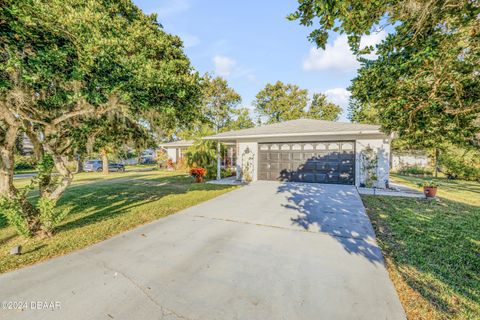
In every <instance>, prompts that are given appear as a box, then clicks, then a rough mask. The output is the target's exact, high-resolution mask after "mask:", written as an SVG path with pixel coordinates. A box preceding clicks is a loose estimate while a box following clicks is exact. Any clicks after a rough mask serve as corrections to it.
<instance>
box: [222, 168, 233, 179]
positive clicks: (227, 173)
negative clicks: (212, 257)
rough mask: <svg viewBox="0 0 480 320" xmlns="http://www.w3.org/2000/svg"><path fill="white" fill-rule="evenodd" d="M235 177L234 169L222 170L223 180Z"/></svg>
mask: <svg viewBox="0 0 480 320" xmlns="http://www.w3.org/2000/svg"><path fill="white" fill-rule="evenodd" d="M234 175H235V170H233V168H222V178H228V177H232V176H234Z"/></svg>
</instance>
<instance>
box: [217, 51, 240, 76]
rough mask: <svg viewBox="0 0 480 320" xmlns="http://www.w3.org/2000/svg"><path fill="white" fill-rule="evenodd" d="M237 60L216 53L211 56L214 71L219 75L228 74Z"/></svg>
mask: <svg viewBox="0 0 480 320" xmlns="http://www.w3.org/2000/svg"><path fill="white" fill-rule="evenodd" d="M236 63H237V62H236V61H235V60H233V59H231V58H229V57H225V56H220V55H216V56H215V57H213V64H214V65H215V73H216V74H217V75H219V76H222V77H226V76H229V75H230V74H231V73H232V71H233V68H234V67H235V64H236Z"/></svg>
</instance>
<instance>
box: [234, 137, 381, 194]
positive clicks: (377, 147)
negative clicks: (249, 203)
mask: <svg viewBox="0 0 480 320" xmlns="http://www.w3.org/2000/svg"><path fill="white" fill-rule="evenodd" d="M308 141H355V153H356V154H355V184H356V185H357V186H359V185H360V183H362V182H364V181H365V174H364V173H363V172H361V168H362V166H361V152H362V150H365V148H367V147H368V146H370V147H371V148H372V149H373V150H374V151H375V152H376V153H377V157H378V168H377V176H378V183H377V187H379V188H384V187H385V181H386V180H388V179H389V170H390V168H389V160H390V138H389V137H388V136H385V135H383V134H370V135H328V136H298V137H268V138H256V139H239V140H237V145H238V154H237V155H238V161H237V170H241V169H242V168H243V162H244V161H246V158H247V157H246V156H245V155H244V154H245V151H246V150H247V148H248V150H249V152H250V153H251V156H252V157H253V161H252V162H253V170H252V178H253V181H256V180H257V179H258V170H257V169H258V143H262V142H308Z"/></svg>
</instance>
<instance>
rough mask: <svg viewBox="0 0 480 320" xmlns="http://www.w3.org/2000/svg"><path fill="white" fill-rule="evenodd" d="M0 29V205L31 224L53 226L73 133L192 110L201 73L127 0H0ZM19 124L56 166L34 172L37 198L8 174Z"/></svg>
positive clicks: (183, 116) (162, 122)
mask: <svg viewBox="0 0 480 320" xmlns="http://www.w3.org/2000/svg"><path fill="white" fill-rule="evenodd" d="M0 37H1V41H0V46H1V49H0V50H1V52H2V54H1V55H0V109H1V110H0V151H1V152H0V154H1V160H0V193H1V194H2V195H3V196H4V200H3V202H2V204H3V205H2V208H3V209H4V210H7V211H8V212H9V217H10V218H9V220H10V221H16V223H17V224H24V225H27V227H28V228H27V229H28V230H29V232H28V233H29V234H34V233H38V232H43V233H47V234H48V233H51V231H52V230H51V227H48V226H47V225H49V224H47V223H46V222H45V221H42V218H41V217H42V216H43V217H45V216H47V215H46V214H43V215H42V214H41V211H42V210H43V209H45V208H50V209H51V208H53V207H54V204H55V202H56V201H57V200H58V199H59V197H60V196H61V195H62V193H63V192H64V191H65V189H66V188H67V187H68V185H69V184H70V182H71V180H72V173H71V172H70V170H69V168H68V167H67V165H66V159H68V158H69V157H72V156H74V155H75V152H76V151H78V146H79V145H81V144H82V143H83V142H85V141H81V140H79V139H87V138H88V137H89V136H91V134H92V133H94V132H95V131H96V130H98V129H99V128H102V129H107V128H109V127H111V126H113V125H115V124H120V123H123V124H127V123H130V124H135V125H142V126H143V127H144V128H148V130H154V129H155V128H159V129H163V130H164V129H168V128H172V127H178V126H181V125H185V124H186V123H188V122H190V121H191V120H192V119H194V117H195V112H194V110H195V107H196V105H197V104H198V101H199V97H200V85H199V83H200V78H199V76H198V74H197V73H196V72H194V70H193V69H192V67H191V65H190V62H189V60H188V58H187V57H186V56H185V54H184V52H183V48H182V42H181V40H180V39H179V38H178V37H176V36H173V35H170V34H167V33H165V32H164V31H163V29H162V27H161V26H160V25H159V24H158V23H157V21H156V16H155V15H145V14H144V13H143V12H142V11H141V10H139V9H138V8H137V7H136V6H135V5H133V3H132V2H131V1H130V0H119V1H114V2H112V1H108V0H99V1H83V0H48V1H47V0H21V1H20V0H2V6H1V9H0ZM122 126H123V125H122ZM123 127H124V126H123ZM137 128H140V126H137ZM20 130H21V131H24V132H25V133H26V134H27V135H28V136H29V138H30V140H31V141H32V143H33V145H34V149H35V156H36V157H37V158H38V159H39V160H42V159H44V158H45V159H52V161H44V162H42V161H40V162H41V163H46V164H50V165H52V166H53V165H54V166H55V168H56V170H57V171H58V172H59V173H60V178H59V179H57V178H55V179H52V178H51V177H50V175H49V174H45V175H44V174H40V175H39V178H38V179H37V180H42V179H45V180H44V181H43V182H42V181H40V182H39V185H40V186H41V188H40V195H41V201H40V202H39V203H40V204H42V201H43V206H42V207H38V206H37V207H36V206H35V205H34V204H31V203H29V202H28V199H27V198H26V196H25V194H22V193H21V192H19V190H17V189H16V188H15V187H14V186H13V183H12V179H13V151H12V150H13V148H12V145H13V144H14V143H13V142H14V141H15V138H16V136H17V134H18V132H19V131H20ZM115 132H117V133H118V130H103V133H102V134H103V135H105V136H104V138H105V139H106V138H107V137H106V136H109V135H113V134H115ZM143 133H146V132H142V134H143ZM122 134H126V133H124V132H122ZM131 137H132V138H134V139H136V138H137V137H138V135H137V136H135V135H131ZM45 172H47V173H51V169H48V170H45ZM46 203H48V205H45V204H46ZM42 208H43V209H42ZM50 211H51V210H50Z"/></svg>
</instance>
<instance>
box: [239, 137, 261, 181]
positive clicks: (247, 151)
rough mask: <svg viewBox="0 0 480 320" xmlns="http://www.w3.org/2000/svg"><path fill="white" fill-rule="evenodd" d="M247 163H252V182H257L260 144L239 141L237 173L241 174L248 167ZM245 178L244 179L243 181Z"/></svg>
mask: <svg viewBox="0 0 480 320" xmlns="http://www.w3.org/2000/svg"><path fill="white" fill-rule="evenodd" d="M247 162H248V163H250V167H251V171H250V174H251V176H252V181H257V177H258V165H257V164H258V142H256V141H238V152H237V172H240V173H241V172H242V169H243V168H246V167H247ZM240 175H241V174H240ZM244 178H245V177H242V180H243V179H244Z"/></svg>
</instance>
